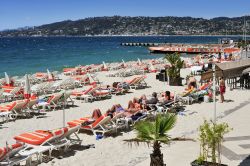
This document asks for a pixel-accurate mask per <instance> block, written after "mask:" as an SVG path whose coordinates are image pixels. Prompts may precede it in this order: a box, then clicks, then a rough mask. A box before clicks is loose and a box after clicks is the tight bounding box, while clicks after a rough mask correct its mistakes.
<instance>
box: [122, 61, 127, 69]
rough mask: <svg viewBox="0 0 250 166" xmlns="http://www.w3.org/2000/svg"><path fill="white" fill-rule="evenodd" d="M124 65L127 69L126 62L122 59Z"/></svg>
mask: <svg viewBox="0 0 250 166" xmlns="http://www.w3.org/2000/svg"><path fill="white" fill-rule="evenodd" d="M122 65H123V67H127V65H126V62H125V61H124V60H123V59H122Z"/></svg>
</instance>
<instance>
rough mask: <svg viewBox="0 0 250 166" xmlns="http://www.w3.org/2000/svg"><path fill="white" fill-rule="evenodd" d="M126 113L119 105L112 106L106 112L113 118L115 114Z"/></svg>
mask: <svg viewBox="0 0 250 166" xmlns="http://www.w3.org/2000/svg"><path fill="white" fill-rule="evenodd" d="M124 111H126V110H125V109H124V108H123V107H122V106H121V105H120V104H115V105H113V106H112V107H111V108H110V109H108V111H107V112H106V114H107V115H109V116H111V117H113V116H114V115H115V114H116V113H120V112H124Z"/></svg>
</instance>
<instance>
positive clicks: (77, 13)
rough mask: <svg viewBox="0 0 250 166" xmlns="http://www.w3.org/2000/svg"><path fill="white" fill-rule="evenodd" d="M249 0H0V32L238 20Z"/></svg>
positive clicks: (249, 7) (249, 6)
mask: <svg viewBox="0 0 250 166" xmlns="http://www.w3.org/2000/svg"><path fill="white" fill-rule="evenodd" d="M246 14H250V0H150V1H149V0H0V30H3V29H12V28H18V27H24V26H37V25H42V24H46V23H52V22H56V21H62V20H67V19H71V20H77V19H81V18H86V17H93V16H113V15H121V16H192V17H204V18H213V17H217V16H228V17H235V16H242V15H246Z"/></svg>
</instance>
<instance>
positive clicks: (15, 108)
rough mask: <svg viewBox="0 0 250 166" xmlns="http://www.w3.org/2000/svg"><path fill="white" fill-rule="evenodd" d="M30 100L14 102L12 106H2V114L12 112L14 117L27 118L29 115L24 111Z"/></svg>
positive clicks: (0, 109)
mask: <svg viewBox="0 0 250 166" xmlns="http://www.w3.org/2000/svg"><path fill="white" fill-rule="evenodd" d="M28 102H29V100H27V99H25V100H18V101H13V102H12V103H10V104H6V105H2V106H0V112H11V113H12V114H13V116H12V117H18V116H27V114H26V113H25V112H24V111H23V110H24V109H25V108H26V106H27V104H28Z"/></svg>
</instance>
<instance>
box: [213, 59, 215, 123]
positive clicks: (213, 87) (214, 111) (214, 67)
mask: <svg viewBox="0 0 250 166" xmlns="http://www.w3.org/2000/svg"><path fill="white" fill-rule="evenodd" d="M215 72H216V69H215V63H213V91H214V93H213V103H214V123H215V122H216V85H215V84H216V82H215V78H216V76H215Z"/></svg>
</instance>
